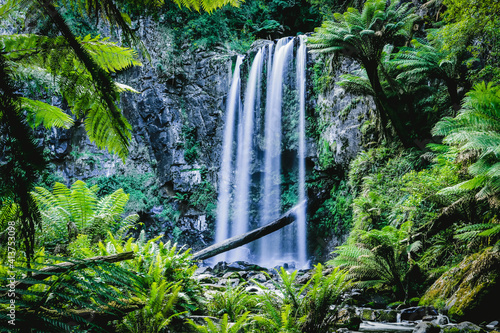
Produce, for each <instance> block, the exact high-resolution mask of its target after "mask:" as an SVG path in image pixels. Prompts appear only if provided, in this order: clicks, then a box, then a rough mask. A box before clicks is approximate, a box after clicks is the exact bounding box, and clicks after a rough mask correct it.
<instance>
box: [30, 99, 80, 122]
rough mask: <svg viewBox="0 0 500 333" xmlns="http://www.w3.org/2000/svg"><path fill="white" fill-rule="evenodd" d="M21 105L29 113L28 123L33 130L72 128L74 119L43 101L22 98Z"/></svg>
mask: <svg viewBox="0 0 500 333" xmlns="http://www.w3.org/2000/svg"><path fill="white" fill-rule="evenodd" d="M20 100H21V105H22V107H23V109H25V110H26V111H27V116H28V122H29V123H30V124H31V126H32V127H33V128H35V127H38V126H40V125H43V126H44V127H45V128H51V127H62V128H70V127H71V126H72V125H73V123H74V122H73V119H72V118H71V117H70V116H69V115H67V114H66V113H64V111H63V110H61V109H59V108H58V107H55V106H52V105H49V104H47V103H44V102H41V101H35V100H32V99H29V98H25V97H21V98H20Z"/></svg>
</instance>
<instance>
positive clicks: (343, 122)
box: [318, 59, 375, 168]
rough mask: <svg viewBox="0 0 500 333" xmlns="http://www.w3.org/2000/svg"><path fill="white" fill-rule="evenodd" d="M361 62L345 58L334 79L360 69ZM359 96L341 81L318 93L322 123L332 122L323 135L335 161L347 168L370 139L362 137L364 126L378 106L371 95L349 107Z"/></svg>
mask: <svg viewBox="0 0 500 333" xmlns="http://www.w3.org/2000/svg"><path fill="white" fill-rule="evenodd" d="M359 69H360V66H359V64H358V63H357V62H354V61H352V60H350V59H343V60H342V63H341V65H340V66H339V68H338V69H337V71H336V73H335V77H334V78H333V82H337V81H339V80H340V75H342V74H345V73H354V72H355V71H357V70H359ZM357 97H358V96H353V95H351V94H348V93H346V92H345V90H344V89H343V88H342V87H340V86H339V85H337V84H334V85H333V87H332V88H331V89H329V90H328V91H326V92H324V93H323V94H320V95H319V96H318V106H319V110H320V118H321V123H323V124H328V126H326V127H325V129H324V130H323V131H322V133H321V137H322V138H323V139H324V140H325V141H326V142H328V144H329V148H330V150H331V151H332V152H333V153H334V158H335V163H336V164H337V165H339V166H341V167H343V168H347V167H348V166H349V163H350V162H351V160H353V159H354V158H355V157H356V155H357V154H358V152H359V151H360V150H361V149H362V147H363V142H366V141H369V139H368V138H363V137H362V132H361V127H362V126H363V124H364V122H365V121H367V120H368V119H369V118H370V112H371V111H372V110H375V102H374V101H373V98H371V97H362V98H361V99H360V100H359V102H357V103H354V104H352V108H350V109H349V110H346V109H345V108H346V107H347V106H349V105H350V104H351V102H353V100H355V99H356V98H357Z"/></svg>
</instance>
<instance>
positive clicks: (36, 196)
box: [0, 0, 500, 332]
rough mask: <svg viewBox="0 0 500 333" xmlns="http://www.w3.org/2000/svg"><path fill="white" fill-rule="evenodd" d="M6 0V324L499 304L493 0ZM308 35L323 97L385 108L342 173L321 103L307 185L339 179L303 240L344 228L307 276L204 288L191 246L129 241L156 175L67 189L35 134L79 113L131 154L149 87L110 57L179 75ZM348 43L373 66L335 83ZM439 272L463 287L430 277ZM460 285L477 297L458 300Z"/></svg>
mask: <svg viewBox="0 0 500 333" xmlns="http://www.w3.org/2000/svg"><path fill="white" fill-rule="evenodd" d="M1 3H2V5H1V6H0V20H1V25H2V26H1V27H0V29H2V35H0V140H1V142H2V146H1V148H0V149H1V151H0V176H1V178H0V239H1V244H2V245H1V247H0V252H1V257H2V266H1V267H0V275H1V277H2V287H1V288H0V292H1V293H2V298H1V304H0V308H1V310H2V312H0V319H1V321H2V322H1V323H0V330H1V331H6V332H15V331H19V332H24V331H31V330H33V331H43V332H58V331H68V332H89V331H92V332H93V331H96V332H110V331H113V332H115V331H116V332H243V331H245V332H246V331H248V332H330V331H332V330H333V329H334V328H335V329H336V328H339V327H348V328H352V327H351V326H350V325H351V323H350V322H347V321H345V320H344V319H343V318H344V317H345V316H346V314H345V313H343V314H342V311H343V310H342V309H344V312H345V311H347V310H345V309H346V308H345V307H344V306H346V305H361V304H358V303H359V302H361V301H356V300H355V299H350V298H349V297H345V295H346V294H348V291H349V290H352V289H353V288H355V289H358V290H362V293H364V294H366V295H378V296H379V297H378V298H376V299H377V300H376V301H372V302H371V303H370V305H371V306H379V307H386V306H388V307H390V308H396V307H398V306H399V307H401V306H403V307H404V306H409V305H415V304H419V303H420V305H432V306H434V307H435V308H437V309H438V310H446V311H447V312H448V314H449V316H450V317H451V318H452V319H456V320H460V319H463V318H465V319H473V320H480V321H482V320H489V319H493V318H492V316H494V315H497V314H495V312H494V311H495V309H491V308H488V307H485V306H484V304H487V303H488V302H489V301H491V300H495V297H498V295H499V290H500V287H499V286H500V277H498V267H499V266H500V255H499V252H500V217H499V213H500V211H499V207H500V86H499V84H500V70H499V66H498V63H499V57H500V53H499V51H500V44H499V43H498V39H499V38H500V2H499V1H496V0H495V1H482V0H473V1H465V0H431V1H428V2H425V3H423V2H421V3H419V1H413V2H411V1H397V0H389V1H386V0H367V1H362V0H351V1H349V0H347V1H341V0H308V1H305V0H296V1H294V0H289V1H283V0H271V1H264V0H247V1H245V2H239V1H232V0H230V1H226V0H214V1H207V0H201V1H198V0H192V1H191V0H185V1H184V0H174V1H173V2H170V1H167V2H164V1H132V0H115V1H113V0H106V1H90V0H88V1H67V0H62V1H48V0H43V1H42V0H40V1H39V0H33V1H27V0H7V1H3V2H1ZM144 20H153V21H154V22H158V24H159V26H160V27H161V29H162V32H163V34H164V36H167V37H168V38H167V39H168V40H169V41H171V43H169V45H168V48H166V49H167V50H168V53H166V54H163V55H162V58H161V59H154V58H152V57H151V56H150V54H149V52H148V49H147V48H146V47H145V45H144V43H143V42H142V41H141V40H140V39H139V38H138V37H137V30H138V27H139V26H140V25H141V23H142V22H143V21H144ZM103 31H107V32H109V35H107V36H105V37H104V36H101V34H102V32H103ZM297 34H307V35H308V37H307V38H308V47H309V51H310V57H311V59H312V61H311V62H310V63H311V64H312V65H311V66H310V68H308V71H309V74H310V77H311V79H312V85H311V89H310V91H309V92H308V94H309V97H310V99H311V100H314V99H315V98H317V97H318V96H320V95H322V94H325V93H326V92H328V91H329V90H331V89H334V88H335V85H336V86H340V87H342V88H343V89H344V90H345V91H346V92H347V93H350V94H352V96H354V98H353V99H352V100H351V101H350V104H349V105H347V106H346V108H345V109H344V110H342V112H344V113H348V112H349V111H350V110H351V109H352V108H354V107H355V106H356V105H357V104H358V103H360V101H362V100H366V99H371V100H373V102H374V104H375V106H376V107H375V108H374V110H371V117H370V119H369V120H366V122H365V124H364V125H363V126H362V133H363V135H364V138H365V140H364V149H363V150H362V151H361V152H360V153H359V154H358V155H357V157H356V158H355V159H354V160H353V161H352V162H351V163H350V165H349V167H348V168H347V169H346V168H340V167H339V166H338V165H336V164H335V162H334V157H333V155H334V152H333V150H332V148H331V147H329V146H328V145H326V146H325V145H324V143H323V142H322V141H321V139H320V137H321V131H322V129H324V127H325V126H326V125H327V124H325V123H322V120H321V119H320V117H319V116H318V115H319V113H320V112H329V110H319V107H318V108H317V109H312V108H311V110H309V111H308V134H309V136H310V137H311V138H312V139H314V140H316V141H317V142H316V143H317V145H318V147H320V149H318V154H319V156H318V167H316V168H314V170H312V171H311V173H310V174H309V179H308V187H309V190H310V192H314V193H319V192H321V191H327V192H328V195H327V198H326V199H325V200H324V202H322V203H321V205H320V207H319V209H318V210H317V211H315V212H314V213H313V214H311V216H310V217H311V220H313V221H314V223H310V224H309V231H308V233H309V238H311V239H317V238H318V237H322V238H324V239H326V238H328V237H333V236H340V235H342V234H344V235H347V234H348V235H349V236H348V237H347V240H346V242H345V243H344V244H343V245H341V246H339V247H337V248H336V249H335V250H334V251H333V253H332V255H331V260H329V261H327V262H325V263H317V265H315V266H314V269H313V270H312V271H311V272H310V273H307V274H309V278H308V279H301V278H300V277H299V275H298V273H297V271H295V272H287V271H286V270H285V269H283V268H281V269H279V270H277V272H276V273H274V275H273V274H268V273H266V274H265V275H266V276H265V277H264V281H265V280H271V281H272V285H271V286H269V285H264V284H263V283H262V281H258V279H257V278H254V279H252V280H251V282H252V284H255V285H257V286H258V287H259V288H260V291H261V292H260V293H258V294H255V293H252V292H251V291H249V290H248V288H247V285H246V284H247V283H250V282H249V281H245V282H244V283H243V284H240V285H236V286H235V285H233V284H232V280H231V279H232V278H233V279H234V278H235V277H234V276H233V275H231V274H229V275H228V276H226V277H225V278H226V280H227V285H225V286H222V288H216V290H210V291H209V292H207V290H206V287H205V286H204V285H203V284H202V283H201V282H200V279H199V278H198V277H197V276H196V274H195V271H196V269H197V266H196V263H194V262H193V261H192V260H191V252H190V250H187V249H186V248H181V247H178V246H177V244H174V243H173V242H164V241H162V240H161V239H160V238H161V236H160V237H157V238H153V239H148V237H146V234H145V233H144V232H141V234H140V235H139V237H136V238H133V237H130V233H129V231H130V230H131V229H132V228H134V226H136V225H137V223H139V221H138V220H139V216H138V215H137V214H135V213H136V212H138V211H139V210H141V209H142V207H144V206H148V207H152V206H153V205H154V202H156V201H158V200H160V199H158V198H154V196H155V192H154V189H155V186H156V185H154V186H153V185H151V186H149V188H141V187H140V184H145V183H148V179H149V178H148V175H147V174H144V175H141V176H140V177H142V178H141V179H140V181H139V180H138V179H135V180H134V179H132V180H131V179H124V178H120V177H117V176H115V177H114V178H113V179H112V180H110V179H104V178H103V177H97V178H95V179H93V181H91V182H88V183H85V182H83V181H76V182H74V183H73V184H71V185H70V186H66V185H64V184H63V183H61V182H56V181H55V180H58V179H56V178H57V177H55V176H54V175H51V174H50V172H51V171H50V170H51V169H50V165H49V163H50V159H49V156H48V154H47V152H46V151H44V147H42V146H40V145H39V144H38V141H37V139H36V137H37V133H40V132H42V131H47V130H50V129H52V128H70V127H72V126H75V124H83V126H84V128H85V131H86V133H87V135H88V137H89V139H90V140H91V141H92V142H93V143H95V144H96V145H97V147H99V148H102V149H104V148H106V149H108V151H109V152H111V153H113V154H116V155H117V156H119V157H120V158H122V159H123V160H125V158H126V157H127V156H128V154H129V149H130V145H131V138H132V132H133V129H132V126H131V125H130V124H129V122H128V121H127V119H126V117H125V116H124V114H123V113H122V111H121V110H120V108H119V99H120V94H121V93H124V92H128V93H134V94H136V93H139V92H138V91H136V90H135V89H134V88H133V87H131V86H128V85H124V84H121V83H117V82H115V78H116V75H117V74H116V73H117V72H120V71H123V70H127V69H130V68H131V67H134V66H142V65H144V66H152V67H153V68H154V70H156V71H157V72H158V73H164V74H165V73H170V72H172V71H175V68H176V64H178V63H179V62H181V61H182V56H181V54H182V53H183V52H191V51H193V52H194V50H199V49H214V50H219V51H220V52H224V53H229V54H234V53H244V52H246V51H247V50H248V49H249V48H250V47H251V45H252V43H253V42H254V41H256V40H258V39H275V38H278V37H282V36H287V35H297ZM345 59H351V60H354V61H356V62H358V63H359V64H360V66H361V67H360V70H359V71H357V72H356V73H344V74H343V75H341V77H340V81H338V80H334V79H333V78H334V77H335V75H336V73H338V71H339V70H340V68H341V65H342V61H344V60H345ZM165 75H167V74H165ZM52 96H59V97H61V98H62V99H64V102H65V108H64V109H63V108H59V107H56V106H53V105H51V100H52ZM313 104H314V103H313ZM68 111H69V112H68ZM184 134H185V139H186V141H187V142H188V143H189V145H190V147H191V148H192V147H195V146H196V142H195V139H194V138H193V133H192V132H190V129H186V130H185V131H184ZM191 153H192V154H195V153H196V151H195V149H193V150H192V151H191ZM137 177H139V176H137ZM203 186H204V187H203V188H201V190H200V193H197V194H196V195H193V196H191V197H190V198H189V200H191V201H196V202H195V203H192V204H193V205H204V206H207V205H208V204H211V205H213V202H214V201H215V195H214V189H213V185H212V184H208V183H203ZM179 196H180V197H179V198H177V199H178V200H179V201H187V199H186V198H184V197H182V195H179ZM154 200H156V201H154ZM127 203H129V205H128V206H127ZM211 209H213V207H212V208H211ZM164 214H165V215H168V214H170V215H169V216H174V215H175V214H177V213H176V212H174V211H168V212H167V211H165V213H164ZM172 218H173V217H172ZM312 250H313V251H314V249H312ZM317 250H318V251H319V249H317ZM127 252H133V253H134V255H133V257H132V255H131V256H130V257H127V258H126V260H120V261H119V262H112V260H111V262H109V261H106V260H104V261H103V260H102V259H103V258H110V256H111V257H113V256H114V255H117V254H120V253H127ZM98 256H99V257H100V258H98V259H95V260H94V259H93V260H88V259H89V258H94V257H98ZM115 261H117V260H115ZM61 263H66V264H63V265H62V266H61V265H60V266H56V264H61ZM462 270H465V271H466V270H469V273H471V274H472V275H471V276H473V277H472V278H471V279H469V280H468V282H467V283H468V284H466V286H464V287H462V284H463V283H465V282H463V281H465V280H466V279H462V280H463V281H462V280H460V279H458V278H457V279H455V280H453V276H454V275H455V276H459V275H460V274H462V273H460V272H462ZM302 273H303V272H302ZM447 274H448V275H447ZM463 274H465V273H463ZM271 275H273V276H271ZM460 276H461V275H460ZM474 276H475V277H474ZM440 277H446V278H448V280H446V281H451V282H449V284H450V285H451V287H450V288H453V286H455V285H456V286H457V287H456V288H455V289H450V290H448V289H446V287H443V286H441V287H440V288H441V289H440V288H439V287H436V284H437V285H439V283H438V282H436V280H437V281H439V280H438V279H439V278H440ZM481 278H482V280H481ZM236 279H241V280H244V279H243V278H242V277H241V276H239V277H236ZM458 280H460V281H458ZM13 281H16V282H15V283H14V282H13ZM433 284H434V285H433ZM458 285H460V286H461V287H460V288H462V289H460V290H461V291H460V292H461V293H464V294H465V296H463V297H462V299H466V300H465V301H461V299H460V301H456V302H454V303H453V304H451V305H449V304H448V303H447V301H448V299H449V298H450V297H455V296H454V294H457V293H458V290H459V289H458V288H459V287H458ZM431 286H432V287H431ZM467 288H468V289H467ZM468 295H469V296H468ZM467 297H469V298H470V299H474V300H473V301H472V300H470V299H469V298H467ZM373 299H375V298H373ZM365 300H366V299H365ZM496 300H498V298H496ZM365 303H367V302H364V303H363V304H365ZM14 308H15V311H14V312H13V311H11V310H12V309H14ZM470 309H472V310H474V311H476V313H473V314H472V315H469V313H470V311H468V310H470ZM479 312H480V315H478V314H477V313H479ZM13 313H14V314H15V315H14V317H13V316H12V314H13ZM9 315H11V316H9ZM201 317H203V318H204V319H202V320H201V321H200V320H199V319H200V318H201ZM14 319H15V325H12V323H10V322H9V321H12V320H14ZM197 319H198V320H197ZM496 319H499V318H498V317H496ZM358 325H359V323H358Z"/></svg>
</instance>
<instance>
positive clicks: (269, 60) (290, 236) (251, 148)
mask: <svg viewBox="0 0 500 333" xmlns="http://www.w3.org/2000/svg"><path fill="white" fill-rule="evenodd" d="M295 41H296V39H293V38H282V39H280V40H278V42H277V43H276V44H275V45H274V44H268V45H267V46H264V47H262V48H261V49H260V50H259V51H258V52H257V54H256V56H255V58H254V59H253V62H252V66H251V68H250V72H249V75H248V79H247V82H246V89H245V95H244V98H243V101H244V104H243V105H241V97H240V87H241V83H240V81H241V80H240V67H241V66H242V61H243V57H238V59H237V61H236V66H235V70H234V73H233V78H232V82H231V87H230V90H229V92H228V99H227V107H226V119H225V127H224V138H223V150H222V160H221V169H220V178H219V179H220V185H219V198H218V201H219V202H218V207H217V222H216V223H217V224H216V242H221V241H223V240H225V239H227V238H229V237H233V236H237V235H241V234H244V233H245V232H248V231H249V229H250V225H252V226H255V225H260V226H264V225H266V224H268V223H269V222H271V221H273V220H275V219H276V218H278V217H279V216H280V215H281V213H282V211H281V210H282V209H283V208H282V198H281V196H282V195H283V196H284V198H288V200H289V198H290V195H292V197H293V196H294V195H297V198H298V202H297V203H303V202H305V201H306V190H305V178H306V164H305V156H306V138H305V98H306V90H305V88H306V55H307V53H306V46H305V38H302V37H300V42H299V45H298V47H297V53H296V59H295V60H296V62H295V64H296V66H292V64H293V60H294V58H293V53H294V45H295ZM266 52H267V55H266ZM264 64H265V69H266V75H265V76H264V75H262V72H263V69H264ZM261 81H262V82H265V87H266V89H265V91H262V90H263V89H261ZM261 93H262V94H265V95H266V99H265V103H266V104H265V111H263V110H262V109H261V107H260V95H261ZM295 96H297V97H298V103H296V102H294V101H295V100H296V97H295ZM284 100H286V102H284ZM236 123H237V126H236ZM297 137H298V138H297ZM235 141H236V145H235V144H234V143H235ZM284 152H286V154H284ZM294 154H296V155H294ZM234 158H235V161H234V162H233V159H234ZM282 164H283V165H282ZM259 174H260V182H259V180H258V178H257V177H255V176H257V175H259ZM233 175H234V176H233ZM295 177H297V180H292V179H295ZM282 179H285V180H286V183H285V184H284V185H282ZM282 186H283V188H282ZM258 189H259V190H258ZM282 192H283V193H282ZM284 202H286V201H284ZM289 204H290V202H289V201H288V202H286V205H289ZM305 206H306V205H305V204H304V205H302V206H301V208H300V209H299V210H298V211H297V215H296V218H297V222H296V223H294V224H292V225H289V226H286V227H285V228H283V229H281V230H279V231H277V232H274V233H272V234H270V235H267V236H265V237H264V238H262V239H259V240H258V241H257V242H254V243H253V244H248V245H245V246H243V247H240V248H237V249H234V250H232V251H229V252H228V253H226V254H222V255H219V256H217V257H216V258H215V259H216V260H217V261H221V260H224V261H226V260H230V261H237V260H251V261H255V262H257V263H258V264H260V265H262V266H266V267H273V266H275V265H283V264H285V263H288V264H292V266H291V267H295V268H307V266H308V262H307V245H306V232H307V230H306V229H307V228H306V209H305ZM255 208H257V209H258V212H257V213H255ZM252 210H253V212H254V213H252V214H250V212H251V211H252Z"/></svg>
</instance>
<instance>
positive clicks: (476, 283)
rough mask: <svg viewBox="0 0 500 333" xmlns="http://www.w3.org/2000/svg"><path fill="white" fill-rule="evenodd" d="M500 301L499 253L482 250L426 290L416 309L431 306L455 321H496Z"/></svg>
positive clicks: (489, 249) (490, 249) (467, 258)
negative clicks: (420, 306) (419, 306)
mask: <svg viewBox="0 0 500 333" xmlns="http://www.w3.org/2000/svg"><path fill="white" fill-rule="evenodd" d="M499 299H500V252H497V251H493V250H492V248H488V249H485V250H484V251H482V252H480V253H475V254H473V255H470V256H468V257H466V258H465V259H464V260H462V262H461V263H460V264H458V265H457V266H455V267H453V268H451V269H450V270H448V271H447V272H446V273H444V274H443V275H442V276H441V277H440V278H439V279H438V280H437V281H436V282H434V284H433V285H432V286H431V287H430V288H429V289H428V290H427V292H426V293H425V295H424V296H423V297H422V299H421V300H420V305H434V306H435V307H437V308H442V310H444V311H447V312H448V316H449V317H450V318H451V319H453V320H456V321H462V320H470V321H473V322H482V321H487V320H493V319H495V318H496V315H497V312H496V310H495V309H497V308H498V307H497V305H498V300H499Z"/></svg>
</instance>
